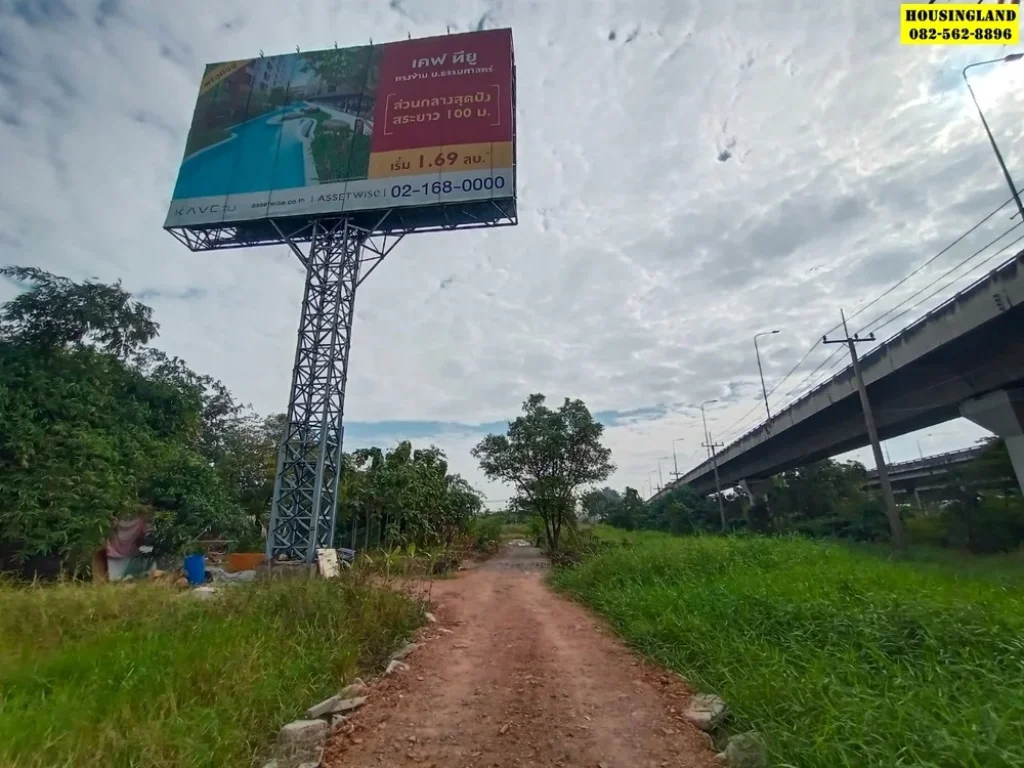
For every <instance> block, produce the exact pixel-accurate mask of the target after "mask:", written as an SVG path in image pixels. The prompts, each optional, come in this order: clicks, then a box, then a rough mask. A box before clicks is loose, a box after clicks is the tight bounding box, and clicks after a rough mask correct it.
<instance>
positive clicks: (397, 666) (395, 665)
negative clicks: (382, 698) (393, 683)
mask: <svg viewBox="0 0 1024 768" xmlns="http://www.w3.org/2000/svg"><path fill="white" fill-rule="evenodd" d="M408 668H409V665H408V664H406V663H404V662H401V661H399V660H398V659H392V660H391V661H389V662H388V668H387V669H385V670H384V674H385V675H390V674H391V673H392V672H404V671H405V670H407V669H408Z"/></svg>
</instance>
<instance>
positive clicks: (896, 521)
mask: <svg viewBox="0 0 1024 768" xmlns="http://www.w3.org/2000/svg"><path fill="white" fill-rule="evenodd" d="M839 315H840V317H842V318H843V333H844V334H845V335H846V338H844V339H828V338H826V337H824V336H822V337H821V340H822V342H823V343H825V344H846V345H847V346H848V347H849V348H850V359H851V360H852V361H853V375H854V377H855V378H856V379H857V390H858V391H859V392H860V405H861V408H862V409H863V411H864V423H865V424H866V425H867V428H868V439H870V440H871V451H872V453H874V455H875V467H877V469H878V482H879V483H880V484H881V486H882V498H883V499H884V500H885V512H886V514H887V515H888V517H889V529H890V532H891V533H892V544H893V546H894V547H896V548H897V549H905V548H906V546H907V542H906V539H905V538H904V535H903V521H902V520H900V513H899V510H898V509H896V499H895V498H894V497H893V495H892V484H891V483H890V482H889V469H888V467H886V464H885V457H884V456H883V455H882V444H881V442H879V440H878V429H876V427H875V414H874V413H873V412H872V410H871V401H870V400H869V399H868V390H867V387H866V386H864V376H863V374H862V373H861V370H860V359H859V358H858V357H857V346H856V345H857V343H859V342H862V341H874V340H875V334H873V333H872V334H871V335H870V336H866V337H864V338H861V337H859V336H857V334H854V335H853V336H852V337H851V336H850V330H849V328H847V327H846V314H845V313H844V312H843V311H842V310H839Z"/></svg>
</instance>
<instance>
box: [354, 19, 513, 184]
mask: <svg viewBox="0 0 1024 768" xmlns="http://www.w3.org/2000/svg"><path fill="white" fill-rule="evenodd" d="M512 95H513V94H512V34H511V32H510V31H509V30H507V29H496V30H488V31H485V32H476V33H469V34H464V35H448V36H445V37H434V38H428V39H425V40H408V41H406V42H399V43H390V44H388V45H387V46H386V47H385V50H384V55H383V58H382V61H381V79H380V85H379V86H378V101H377V115H376V125H377V130H376V131H375V132H374V136H373V144H372V147H373V149H372V154H371V156H370V177H371V178H379V177H384V176H399V175H407V174H410V173H416V172H422V173H430V172H432V171H437V172H441V173H444V172H453V171H464V170H477V169H483V168H495V167H497V168H511V167H512V138H513V104H512Z"/></svg>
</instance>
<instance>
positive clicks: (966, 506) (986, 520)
mask: <svg viewBox="0 0 1024 768" xmlns="http://www.w3.org/2000/svg"><path fill="white" fill-rule="evenodd" d="M947 514H948V526H949V535H950V540H951V542H952V543H953V545H954V546H959V547H964V548H966V549H968V550H969V551H971V552H975V553H978V554H987V553H991V552H1010V551H1012V550H1014V549H1016V548H1017V547H1019V546H1020V545H1021V544H1022V543H1024V502H1022V501H1021V499H1020V498H1019V497H1015V496H997V495H986V496H983V497H981V498H980V499H976V500H975V499H971V500H969V501H960V502H957V503H955V504H953V505H951V506H950V508H949V510H948V512H947Z"/></svg>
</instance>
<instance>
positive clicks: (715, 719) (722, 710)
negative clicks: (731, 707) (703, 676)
mask: <svg viewBox="0 0 1024 768" xmlns="http://www.w3.org/2000/svg"><path fill="white" fill-rule="evenodd" d="M727 714H728V711H727V709H726V706H725V702H724V701H722V699H721V698H719V697H718V696H715V695H714V694H713V693H698V694H696V695H695V696H694V697H693V698H692V699H691V700H690V706H689V707H688V708H687V710H686V712H685V713H683V717H685V718H686V719H687V720H688V721H690V722H691V723H693V724H694V725H695V726H697V727H698V728H700V729H701V730H702V731H712V730H714V729H715V728H717V727H718V726H719V725H721V724H722V722H723V721H724V720H725V718H726V715H727Z"/></svg>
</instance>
